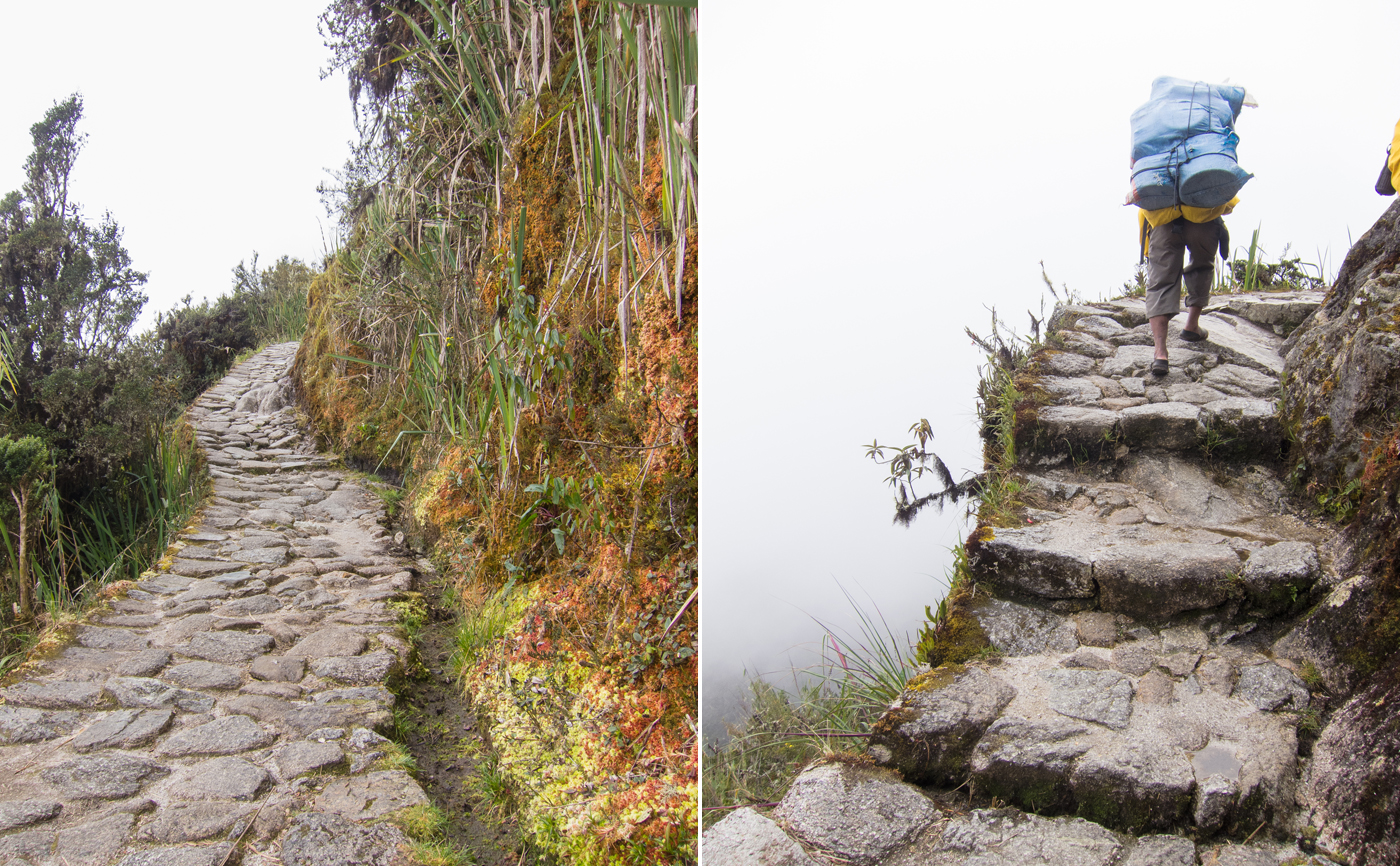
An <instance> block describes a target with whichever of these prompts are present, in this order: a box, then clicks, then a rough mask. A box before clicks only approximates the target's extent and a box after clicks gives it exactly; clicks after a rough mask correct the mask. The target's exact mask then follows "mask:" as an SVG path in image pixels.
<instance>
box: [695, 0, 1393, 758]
mask: <svg viewBox="0 0 1400 866" xmlns="http://www.w3.org/2000/svg"><path fill="white" fill-rule="evenodd" d="M1397 25H1400V6H1397V5H1396V4H1394V3H1393V2H1392V3H1381V2H1371V3H1355V2H1334V3H1326V4H1323V3H1316V2H1269V3H1264V2H1251V3H1240V2H1229V0H1219V2H1213V3H1208V4H1162V3H1125V2H1103V3H1090V2H1062V3H1044V2H1034V3H1030V2H985V3H948V2H927V0H917V2H915V0H883V2H881V0H870V2H865V3H849V2H839V3H838V2H827V0H803V2H796V0H706V2H704V3H703V4H702V15H701V52H702V53H701V82H702V90H701V97H700V102H701V105H702V108H703V112H702V117H703V123H702V127H701V131H702V141H701V154H702V156H701V160H702V171H701V178H702V180H701V210H702V214H703V222H704V233H703V236H702V242H701V247H700V252H701V281H702V285H703V286H704V290H705V293H704V305H703V311H702V336H701V345H702V367H701V375H702V379H701V386H702V401H703V403H702V412H701V418H702V422H701V423H702V439H701V441H702V446H701V447H702V463H701V465H702V467H703V468H702V475H701V503H702V504H701V508H702V518H701V526H702V553H701V556H702V573H703V575H704V581H703V586H704V590H703V592H704V595H703V614H702V621H703V624H704V625H703V628H704V632H703V638H702V640H703V647H704V653H703V657H704V665H705V668H704V677H705V686H704V688H705V706H706V710H707V711H708V712H710V715H708V716H707V720H706V721H707V728H709V729H710V730H711V731H713V725H712V722H713V718H714V717H713V711H714V710H715V709H716V708H720V707H723V706H724V705H725V702H726V701H727V696H728V694H729V692H730V690H731V680H732V678H733V677H734V675H735V672H736V671H740V670H744V669H747V670H748V672H749V673H750V674H752V673H755V672H759V673H765V672H773V671H781V669H783V668H784V667H786V666H787V665H788V664H799V665H800V664H804V663H806V661H808V660H810V655H808V654H805V653H803V652H802V651H801V650H802V648H803V646H804V645H806V646H810V645H812V644H814V643H815V642H816V639H817V637H818V635H819V630H818V629H817V628H816V627H815V625H814V624H813V623H812V622H811V620H810V619H809V618H808V617H809V615H811V616H817V617H820V618H823V619H826V620H833V621H838V622H845V623H849V622H850V620H851V617H850V614H849V613H848V606H847V604H846V602H845V601H844V599H843V598H842V597H841V595H840V592H839V590H838V588H837V583H838V582H840V584H842V585H844V586H846V587H847V588H849V589H851V590H853V591H854V592H855V593H856V594H857V595H858V596H860V597H862V598H866V594H868V598H869V600H868V601H867V602H866V603H867V605H873V606H875V607H878V608H879V610H880V612H881V613H882V614H883V615H884V616H885V617H886V618H887V619H888V620H889V621H890V623H891V624H892V625H894V626H895V627H896V629H897V630H908V631H910V632H912V631H914V630H916V629H917V626H918V624H919V622H920V621H921V620H922V619H923V611H924V606H925V605H926V604H935V603H936V602H937V600H938V597H939V594H940V593H939V590H938V588H937V585H936V583H935V581H934V580H933V579H931V578H930V577H928V576H927V575H935V576H941V575H942V574H943V571H944V567H945V566H946V565H947V563H948V562H949V557H948V553H947V551H948V548H949V547H950V545H952V544H955V543H956V542H957V539H958V533H959V532H960V531H963V530H962V527H961V526H960V525H959V523H958V521H957V520H955V519H952V518H951V517H948V516H944V517H939V516H937V515H931V516H929V517H921V518H920V519H919V521H918V522H917V523H915V525H914V527H913V528H912V529H910V530H904V529H899V528H897V527H891V526H890V525H889V517H890V507H889V501H890V500H889V495H888V493H887V491H886V489H885V488H884V487H883V486H882V485H881V473H880V471H879V470H877V469H876V468H875V467H874V466H872V465H870V464H869V463H867V462H865V461H864V459H863V457H862V454H861V448H860V446H861V445H862V444H863V443H868V442H870V441H871V440H872V439H874V438H878V439H879V440H880V441H881V442H885V443H890V442H901V443H902V442H906V441H908V440H907V438H906V436H905V430H906V429H907V428H908V426H909V425H910V424H911V423H912V422H914V421H916V420H918V419H919V418H921V417H927V418H928V419H929V421H930V422H931V423H932V424H933V428H934V431H935V434H936V439H935V440H934V442H933V446H934V449H935V450H936V451H938V452H939V453H940V454H942V455H943V457H944V458H945V459H946V460H947V461H948V462H949V463H950V465H952V466H953V467H954V469H955V474H957V475H960V476H961V475H962V474H963V472H964V471H970V470H976V469H979V468H980V466H981V456H980V451H979V444H978V440H977V438H976V429H975V420H974V414H973V403H974V396H975V392H974V389H975V381H976V379H975V377H976V371H975V367H976V365H977V364H978V363H979V362H980V361H981V358H980V357H979V354H978V352H977V351H976V350H975V349H974V348H973V347H972V346H971V344H970V342H969V341H968V339H967V338H966V337H965V336H964V335H963V327H964V326H970V327H972V329H973V330H975V331H985V329H986V325H987V322H988V320H989V314H988V312H987V310H986V309H985V307H986V306H995V307H996V308H997V310H998V312H999V313H1000V314H1001V315H1002V316H1003V317H1004V318H1006V319H1007V320H1009V321H1010V322H1011V323H1013V324H1014V325H1016V326H1017V327H1020V328H1023V329H1024V327H1025V325H1026V322H1027V319H1026V315H1025V311H1026V310H1027V309H1038V308H1039V304H1040V299H1041V297H1042V294H1043V293H1042V291H1041V289H1040V285H1041V278H1040V266H1039V265H1038V262H1040V261H1044V263H1045V268H1046V270H1047V271H1048V272H1049V274H1050V276H1051V277H1052V278H1053V279H1054V281H1055V282H1056V284H1057V285H1059V284H1068V286H1069V287H1070V288H1071V289H1073V290H1075V291H1077V292H1078V293H1080V294H1081V295H1082V296H1084V297H1085V298H1087V299H1089V300H1096V299H1098V298H1100V297H1104V296H1106V295H1110V294H1112V293H1113V292H1114V290H1115V289H1116V288H1117V287H1120V286H1121V285H1122V284H1123V282H1124V281H1125V280H1127V279H1128V278H1129V277H1130V275H1131V273H1132V270H1133V266H1134V265H1135V263H1136V261H1137V254H1136V250H1135V240H1136V223H1135V220H1134V212H1133V209H1132V208H1130V207H1123V206H1122V201H1123V198H1124V195H1125V193H1126V191H1127V184H1128V152H1127V151H1128V118H1129V115H1130V114H1131V112H1132V111H1133V109H1135V108H1136V107H1137V106H1139V105H1140V104H1142V103H1143V102H1144V101H1146V99H1147V97H1148V91H1149V87H1150V85H1151V81H1152V79H1153V78H1155V77H1157V76H1159V75H1174V76H1179V77H1184V78H1191V79H1203V80H1207V81H1213V82H1219V81H1224V80H1226V79H1229V80H1230V81H1231V82H1233V83H1236V84H1242V85H1244V86H1246V87H1247V88H1249V90H1250V91H1251V92H1252V93H1253V94H1254V95H1255V96H1257V98H1258V100H1259V103H1260V107H1259V108H1258V109H1246V111H1245V114H1244V115H1243V116H1242V117H1241V119H1240V121H1239V124H1238V132H1239V135H1240V138H1241V143H1240V146H1239V156H1240V162H1241V164H1242V165H1243V166H1244V168H1245V169H1246V170H1248V171H1251V172H1253V173H1254V174H1255V175H1256V176H1255V178H1254V179H1253V180H1251V181H1250V182H1249V183H1248V184H1247V185H1246V186H1245V187H1244V189H1243V191H1242V192H1241V199H1242V204H1241V206H1240V208H1239V209H1238V211H1237V212H1236V213H1235V215H1234V216H1233V217H1231V218H1227V222H1228V224H1229V226H1230V228H1231V231H1232V234H1233V238H1234V242H1235V244H1236V246H1237V247H1238V246H1240V245H1244V246H1247V245H1248V243H1249V237H1250V233H1251V232H1252V231H1253V230H1254V229H1255V228H1256V227H1258V228H1260V229H1261V239H1262V244H1263V246H1264V249H1265V250H1266V251H1267V252H1268V253H1269V254H1270V255H1271V256H1277V254H1278V253H1280V252H1281V251H1282V248H1283V246H1284V244H1286V243H1291V244H1292V245H1293V250H1294V252H1295V253H1296V254H1298V255H1300V256H1301V257H1302V258H1303V259H1304V260H1305V261H1310V262H1319V261H1320V262H1322V263H1323V264H1324V265H1325V266H1326V268H1327V270H1328V271H1329V272H1331V273H1335V271H1336V269H1337V267H1338V266H1339V265H1340V263H1341V259H1342V257H1343V256H1344V254H1345V252H1346V250H1347V248H1348V245H1349V240H1348V238H1349V237H1352V238H1354V237H1356V236H1358V235H1359V234H1360V233H1361V232H1363V231H1365V230H1366V228H1367V227H1368V226H1370V224H1371V223H1372V222H1373V221H1374V220H1375V218H1376V217H1377V216H1378V215H1379V214H1380V213H1381V212H1382V211H1383V210H1384V209H1385V207H1386V206H1387V205H1388V204H1389V201H1390V200H1389V199H1382V198H1380V197H1379V196H1377V195H1376V194H1375V193H1374V192H1373V190H1372V185H1373V184H1374V182H1375V179H1376V175H1377V174H1378V173H1379V171H1380V167H1381V163H1382V161H1383V158H1384V152H1385V146H1386V144H1387V143H1388V142H1389V141H1390V138H1391V135H1392V132H1393V130H1394V128H1395V124H1396V121H1397V119H1400V63H1397V62H1396V55H1395V51H1394V40H1393V38H1392V36H1391V34H1394V33H1395V32H1397ZM794 647H795V648H797V649H796V651H794Z"/></svg>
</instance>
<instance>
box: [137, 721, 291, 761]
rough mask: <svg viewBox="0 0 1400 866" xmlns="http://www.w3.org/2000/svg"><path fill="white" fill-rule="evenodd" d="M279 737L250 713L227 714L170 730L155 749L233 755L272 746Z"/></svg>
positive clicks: (171, 754) (180, 754) (179, 754)
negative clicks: (184, 727) (248, 714)
mask: <svg viewBox="0 0 1400 866" xmlns="http://www.w3.org/2000/svg"><path fill="white" fill-rule="evenodd" d="M276 739H277V735H276V734H274V733H272V732H271V731H268V730H266V729H265V728H263V727H262V726H261V725H259V724H258V723H257V722H255V721H253V720H252V719H251V718H249V717H248V716H225V717H223V718H221V719H215V720H214V721H212V722H206V723H204V724H202V725H199V726H198V727H194V728H186V729H184V730H181V731H177V732H175V733H173V734H171V735H170V736H169V737H167V738H166V739H165V740H164V741H162V742H161V743H160V744H159V745H158V746H156V752H157V754H161V755H166V756H169V757H183V756H186V755H233V754H238V753H240V752H248V751H252V750H253V749H260V748H262V747H263V746H269V745H271V744H272V742H273V741H274V740H276Z"/></svg>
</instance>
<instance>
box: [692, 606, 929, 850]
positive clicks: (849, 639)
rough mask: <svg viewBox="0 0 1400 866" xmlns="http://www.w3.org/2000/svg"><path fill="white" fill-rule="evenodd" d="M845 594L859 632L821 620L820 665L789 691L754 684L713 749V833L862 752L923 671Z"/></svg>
mask: <svg viewBox="0 0 1400 866" xmlns="http://www.w3.org/2000/svg"><path fill="white" fill-rule="evenodd" d="M841 591H842V593H843V594H844V595H845V596H846V600H847V602H848V603H849V604H850V606H851V609H852V611H854V613H855V615H856V621H857V623H858V625H857V627H856V630H855V632H854V633H852V632H850V631H848V630H846V629H842V628H839V627H833V626H830V625H828V624H826V623H823V622H821V621H820V620H817V623H818V625H820V626H821V627H822V631H823V635H822V642H821V649H820V650H818V651H817V652H818V655H819V658H818V661H817V662H816V663H814V664H813V665H811V666H809V667H807V668H803V669H800V670H797V671H794V672H793V689H792V691H791V692H789V691H784V690H782V689H780V688H778V687H776V686H774V685H773V684H772V683H770V682H768V681H766V680H763V679H755V680H753V681H752V682H750V684H749V689H750V700H749V714H748V716H747V718H746V719H745V720H744V721H743V722H742V723H740V724H737V725H733V726H731V727H730V728H729V740H728V741H727V742H726V743H724V744H723V745H719V744H711V745H710V747H709V749H708V751H707V753H706V757H705V772H704V776H703V779H702V782H701V784H702V786H703V794H702V802H704V804H705V806H704V822H705V824H706V825H707V826H708V825H709V824H711V823H713V822H714V821H717V820H719V819H720V818H721V817H723V816H724V815H725V814H726V813H727V812H728V811H729V810H731V809H734V808H737V807H739V806H751V805H771V804H772V803H773V802H775V801H776V800H777V799H778V798H779V797H781V796H782V794H783V792H784V791H786V790H787V788H788V786H789V785H790V784H791V783H792V780H793V779H794V778H796V776H797V774H798V773H799V772H801V770H802V768H803V767H804V766H806V765H807V764H808V763H810V762H811V761H813V760H815V759H817V758H819V757H830V756H833V755H836V754H840V753H848V754H849V753H851V752H853V751H858V750H860V749H861V748H862V747H863V746H864V742H865V739H864V738H865V736H866V734H867V732H868V730H869V728H870V725H871V724H872V723H873V722H874V721H875V720H876V719H877V718H878V717H879V716H880V714H881V713H883V712H884V711H885V709H886V708H887V707H888V706H889V705H890V704H891V703H892V702H893V701H894V700H895V698H897V697H898V696H899V694H900V692H902V691H903V690H904V687H905V685H907V683H908V681H909V678H910V676H912V675H913V674H914V673H915V671H917V670H918V665H917V664H916V663H915V662H914V661H913V660H912V659H911V658H910V642H909V639H908V636H907V635H906V636H901V635H897V634H895V632H894V630H893V629H891V628H890V626H889V623H888V622H887V621H886V620H885V618H884V616H883V615H882V614H881V613H880V612H879V611H878V610H876V611H874V612H873V613H872V612H870V611H867V610H866V609H865V608H864V607H862V606H861V605H860V603H859V602H858V601H857V600H856V599H855V598H854V597H853V596H852V595H851V594H850V592H849V591H847V590H846V588H845V587H842V588H841Z"/></svg>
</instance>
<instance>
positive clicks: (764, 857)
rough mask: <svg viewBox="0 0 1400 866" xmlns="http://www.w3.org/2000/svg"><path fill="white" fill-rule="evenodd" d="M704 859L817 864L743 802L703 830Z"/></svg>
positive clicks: (765, 865) (762, 865)
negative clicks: (742, 804)
mask: <svg viewBox="0 0 1400 866" xmlns="http://www.w3.org/2000/svg"><path fill="white" fill-rule="evenodd" d="M701 845H702V847H703V848H704V849H705V859H706V860H707V861H709V862H712V863H723V864H733V866H820V864H819V863H818V862H817V861H816V860H813V859H812V858H811V857H810V856H808V854H807V852H806V851H803V850H802V846H801V845H798V844H797V843H796V842H794V841H793V840H792V837H790V836H788V835H787V834H786V833H784V832H783V831H782V828H780V827H779V826H778V825H777V824H775V823H774V822H773V821H772V820H770V819H768V818H766V817H764V816H763V815H760V814H759V813H758V812H756V811H754V810H753V809H750V808H748V807H747V806H746V807H744V808H742V809H736V810H734V811H733V812H730V813H729V814H728V815H726V816H725V817H724V818H723V819H721V820H719V821H716V822H715V823H714V825H712V826H711V827H710V828H709V829H708V830H706V831H705V834H704V837H703V840H702V842H701Z"/></svg>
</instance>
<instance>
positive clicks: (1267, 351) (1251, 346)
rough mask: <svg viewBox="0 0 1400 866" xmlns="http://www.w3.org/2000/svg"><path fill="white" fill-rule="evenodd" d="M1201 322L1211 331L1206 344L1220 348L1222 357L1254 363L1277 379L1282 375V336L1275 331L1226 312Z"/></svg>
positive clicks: (1217, 349)
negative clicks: (1280, 349) (1280, 351)
mask: <svg viewBox="0 0 1400 866" xmlns="http://www.w3.org/2000/svg"><path fill="white" fill-rule="evenodd" d="M1201 323H1202V324H1203V325H1205V326H1206V328H1207V330H1208V331H1209V333H1210V339H1209V340H1207V341H1206V344H1205V345H1206V346H1207V348H1208V349H1209V350H1210V351H1213V352H1218V353H1219V355H1220V359H1221V360H1222V361H1226V362H1229V363H1233V364H1238V365H1240V366H1241V367H1252V368H1253V369H1255V370H1258V371H1259V372H1261V373H1266V374H1268V375H1270V376H1273V377H1274V378H1275V379H1277V378H1279V377H1280V376H1282V375H1283V356H1282V355H1280V354H1279V347H1280V346H1281V345H1282V344H1283V340H1282V338H1280V337H1279V336H1278V335H1277V334H1275V333H1273V331H1271V330H1269V329H1268V328H1264V327H1261V326H1259V325H1256V324H1254V323H1253V322H1251V321H1249V320H1248V319H1244V318H1241V317H1239V316H1232V315H1229V314H1226V313H1211V314H1207V315H1206V316H1204V317H1203V318H1202V322H1201Z"/></svg>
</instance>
